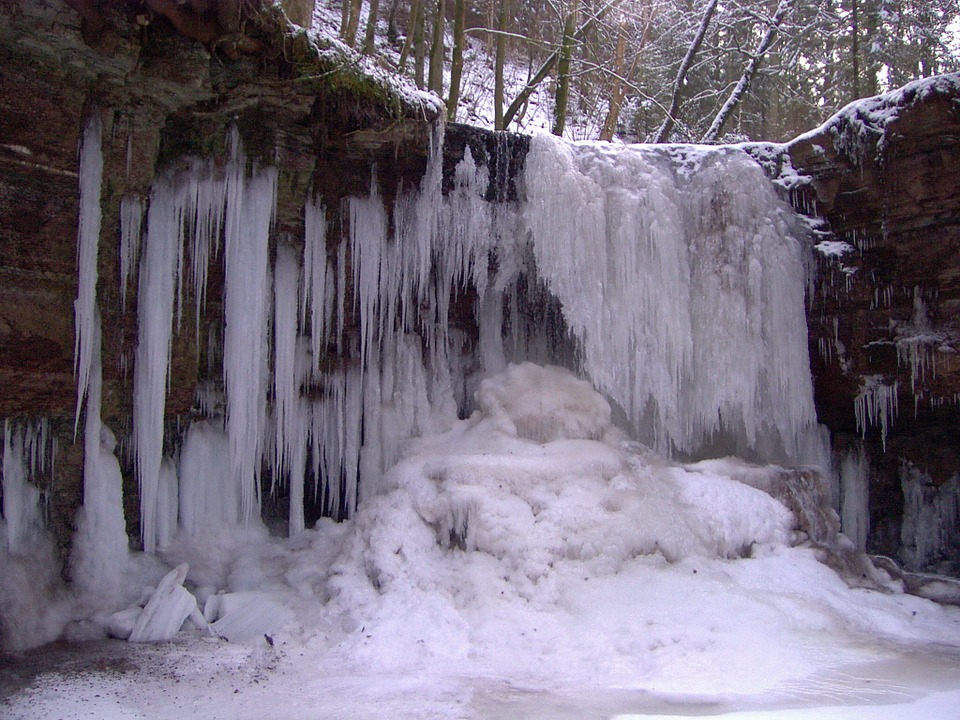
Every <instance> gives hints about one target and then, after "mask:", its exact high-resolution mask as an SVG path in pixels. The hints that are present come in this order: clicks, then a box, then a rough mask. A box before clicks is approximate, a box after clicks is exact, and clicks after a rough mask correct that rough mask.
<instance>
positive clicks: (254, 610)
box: [204, 592, 295, 642]
mask: <svg viewBox="0 0 960 720" xmlns="http://www.w3.org/2000/svg"><path fill="white" fill-rule="evenodd" d="M214 598H216V602H215V603H214V604H211V603H210V602H209V601H208V606H207V607H205V608H204V617H206V618H207V619H208V620H209V619H210V617H211V616H213V615H216V617H217V620H216V622H214V623H213V624H211V626H210V628H211V630H213V631H214V632H215V633H216V634H217V635H219V636H220V637H222V638H223V639H225V640H230V641H232V642H242V641H244V640H249V639H251V638H255V637H260V636H263V635H270V634H272V633H275V632H277V631H278V630H280V629H282V628H283V627H284V626H285V625H287V624H288V623H290V622H292V621H293V620H294V619H295V616H294V614H293V611H292V610H290V609H288V608H286V607H284V606H283V605H281V604H280V603H278V602H275V601H274V600H272V599H271V596H270V595H269V594H268V593H258V592H237V593H227V594H225V595H214V596H212V597H211V598H210V600H213V599H214Z"/></svg>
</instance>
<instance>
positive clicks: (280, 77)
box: [0, 0, 960, 569]
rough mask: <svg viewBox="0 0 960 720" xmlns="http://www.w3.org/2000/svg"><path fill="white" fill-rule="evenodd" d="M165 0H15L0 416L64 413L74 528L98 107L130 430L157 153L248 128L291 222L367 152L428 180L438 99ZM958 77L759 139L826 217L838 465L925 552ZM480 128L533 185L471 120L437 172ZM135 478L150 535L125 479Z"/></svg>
mask: <svg viewBox="0 0 960 720" xmlns="http://www.w3.org/2000/svg"><path fill="white" fill-rule="evenodd" d="M150 4H151V3H141V2H123V1H117V2H108V3H99V4H98V7H101V8H106V9H102V10H101V11H100V12H99V13H98V14H99V20H98V22H97V23H92V21H91V20H90V18H89V17H87V18H86V19H84V20H81V15H80V14H79V13H78V12H77V11H76V10H75V9H73V8H72V7H70V6H68V5H67V4H66V3H64V2H60V1H59V0H12V1H11V2H7V3H4V4H3V5H2V7H0V63H2V66H3V68H4V72H3V73H2V74H0V278H2V282H0V417H3V418H10V419H32V418H39V417H46V418H49V419H50V422H51V428H52V432H53V434H54V435H55V436H56V438H57V439H58V441H59V450H58V455H57V465H58V469H57V480H56V483H53V484H51V485H50V486H49V487H48V488H47V489H46V492H47V493H48V500H49V502H50V504H51V507H52V509H53V512H52V513H51V517H52V518H53V529H54V530H55V533H56V535H57V537H58V540H59V542H60V543H61V545H62V546H65V545H66V544H67V543H68V542H69V538H70V536H71V533H72V527H71V522H72V511H73V509H75V508H76V507H77V505H78V504H79V500H80V487H81V484H80V473H81V467H82V452H81V448H82V444H80V443H76V444H75V443H74V437H73V421H74V412H75V398H76V385H75V381H74V374H73V353H74V322H73V312H74V310H73V303H74V300H75V299H76V297H77V257H76V253H77V250H76V240H77V218H78V212H79V204H78V198H79V195H78V189H77V188H78V180H79V178H78V171H77V168H78V164H77V149H78V145H79V140H80V136H81V134H82V132H83V128H84V126H85V124H86V122H87V121H88V119H89V118H90V117H91V116H92V115H94V114H96V115H98V116H99V118H100V120H101V123H102V127H103V133H102V137H103V141H102V143H103V156H104V174H103V175H104V184H103V188H102V196H101V207H102V210H103V224H102V227H103V231H102V232H101V237H100V250H99V254H98V258H99V259H98V273H99V282H98V287H97V292H98V298H99V307H100V311H101V313H102V315H103V326H104V339H103V342H104V353H103V363H104V393H103V404H104V408H103V417H104V420H105V421H106V422H107V423H108V424H110V425H111V426H113V427H114V428H116V429H118V430H123V431H126V430H129V413H130V407H131V389H132V382H131V378H132V366H133V351H134V347H135V344H136V332H137V328H136V318H135V314H134V313H133V312H125V311H124V307H123V306H122V304H121V300H120V283H119V275H120V267H119V260H118V258H119V237H118V234H117V228H118V227H119V226H120V221H119V218H120V207H121V203H122V201H123V199H124V198H125V197H138V198H146V197H147V195H148V193H149V191H150V187H151V185H152V184H153V182H154V180H155V178H156V177H157V176H158V174H160V173H174V172H176V171H177V169H178V168H179V167H181V164H182V163H183V162H184V160H183V158H184V157H186V156H191V155H192V156H194V157H204V158H211V159H212V162H213V163H215V164H217V163H223V162H224V159H225V158H226V156H227V154H228V149H227V137H228V134H229V133H228V129H229V128H230V127H236V128H237V130H238V132H239V136H240V138H241V140H242V142H243V143H244V149H245V151H246V154H247V157H248V158H250V159H251V162H254V163H256V162H262V163H263V164H270V165H273V166H275V167H277V168H278V172H279V180H278V198H277V228H278V233H277V234H278V235H285V236H288V237H289V238H291V239H293V241H294V242H297V241H298V240H297V239H298V238H302V237H303V222H304V219H303V201H304V197H305V196H306V195H307V194H308V193H310V192H313V193H315V194H316V195H318V196H319V197H320V198H321V199H322V201H323V204H324V205H325V206H326V207H328V208H338V207H339V206H340V204H341V202H342V200H343V199H344V198H345V197H348V196H350V195H363V194H365V193H366V192H367V190H368V189H369V186H370V182H371V169H372V168H373V167H374V166H375V167H376V169H377V177H378V180H379V184H380V185H381V191H382V192H383V194H384V195H385V196H386V197H387V198H388V199H389V197H390V196H391V194H393V193H395V192H396V191H397V190H398V189H400V188H406V187H411V186H413V185H414V184H415V183H416V182H418V180H419V178H420V176H421V175H422V174H423V170H424V167H425V164H426V157H427V148H428V144H429V140H430V132H431V122H432V120H433V119H435V118H436V117H437V116H438V114H439V113H440V110H441V108H440V106H439V105H438V104H436V103H433V102H432V101H430V100H429V98H427V97H426V96H419V95H410V94H406V93H405V92H404V91H402V90H401V89H399V88H397V87H394V86H392V85H391V83H390V81H389V80H388V79H385V78H378V76H377V74H376V71H375V70H374V69H370V68H366V69H358V68H356V67H355V66H354V65H352V63H353V62H354V61H353V60H349V59H348V58H345V56H344V55H343V54H342V52H341V51H338V50H337V48H336V47H333V46H331V47H317V46H313V45H312V44H311V43H310V42H308V40H307V38H306V36H305V35H304V34H303V33H300V32H297V31H296V28H294V27H292V26H290V25H288V23H287V21H286V18H285V17H284V16H283V15H282V14H280V13H278V12H277V11H276V10H275V9H273V8H272V7H271V8H267V9H264V10H261V11H258V12H257V13H255V14H254V15H253V16H251V17H250V18H248V22H245V23H244V24H243V32H242V33H239V32H238V33H233V34H232V35H229V36H224V37H220V38H218V39H217V40H216V41H215V42H208V43H207V44H206V45H205V44H201V42H199V41H198V40H196V39H189V38H186V37H185V36H184V35H182V34H181V33H180V32H178V31H177V29H176V28H175V26H174V23H173V22H172V21H171V19H170V18H169V17H167V16H165V15H163V14H161V13H156V12H151V11H150V10H148V9H147V6H148V5H150ZM153 4H157V3H153ZM74 5H89V4H88V3H87V4H85V3H74ZM159 5H163V3H160V4H159ZM93 25H95V27H93ZM348 60H349V61H348ZM958 84H960V80H958V79H957V78H947V79H944V80H943V81H942V82H939V83H933V84H930V83H927V84H924V85H920V86H916V87H914V88H913V89H911V88H909V87H908V88H906V89H904V90H903V91H901V93H900V94H899V95H896V96H891V97H888V98H886V99H880V100H876V101H871V102H867V103H861V104H859V105H857V106H854V107H851V108H850V109H848V110H847V111H845V112H844V113H841V114H840V115H839V116H837V117H836V118H834V119H833V120H831V121H830V122H828V123H827V124H826V125H824V126H823V127H821V128H819V129H817V130H815V131H813V132H811V133H809V134H807V135H805V136H803V137H801V138H798V139H797V140H796V141H794V142H793V143H791V144H789V145H788V146H785V147H784V146H778V147H777V148H773V149H771V148H756V149H755V152H756V153H757V155H758V157H760V159H761V160H762V161H763V162H765V163H768V164H770V166H771V171H772V172H773V174H774V175H779V177H780V179H781V181H782V182H783V183H784V184H786V185H787V186H788V187H789V188H790V194H791V199H792V200H793V202H794V204H795V206H796V207H797V208H798V209H799V210H800V211H801V212H804V213H806V214H808V215H810V216H811V217H813V218H817V222H818V223H819V225H818V233H819V234H818V235H817V237H816V240H817V241H819V243H820V244H819V246H818V247H819V250H818V252H817V257H818V261H817V263H818V276H817V277H818V279H817V282H816V288H815V289H814V291H813V292H812V294H811V301H810V305H809V315H808V325H809V329H810V347H811V361H812V364H813V370H814V376H815V388H816V402H817V411H818V414H819V417H820V421H821V422H823V423H825V424H826V425H827V426H828V427H829V428H830V430H831V433H832V435H833V440H834V447H835V449H836V450H837V453H838V455H837V460H838V465H842V464H843V463H844V462H846V461H848V460H849V459H850V458H853V459H854V460H856V462H854V463H853V464H854V465H857V463H859V466H860V467H861V469H863V466H865V465H869V474H870V477H871V478H872V480H871V485H870V488H869V495H870V532H869V540H868V542H867V547H868V549H870V550H872V551H875V552H882V553H886V554H891V555H896V556H899V557H901V558H904V559H906V560H908V562H909V563H910V564H912V565H914V566H917V567H920V566H925V565H929V564H932V563H937V562H939V561H941V560H951V559H953V560H957V559H958V557H960V548H957V547H956V543H957V537H958V535H960V533H958V531H957V524H958V521H957V520H956V513H957V511H956V509H955V507H956V506H955V505H953V506H951V504H950V503H951V499H952V498H953V497H955V495H953V494H951V493H955V492H956V485H957V484H958V483H960V479H958V477H957V476H958V472H960V447H958V445H957V442H956V438H957V437H960V435H958V431H960V409H958V398H960V359H958V358H957V357H956V350H957V343H958V342H960V312H958V310H960V139H958V138H960V108H958V97H960V91H958ZM467 145H469V146H470V147H471V148H472V150H471V152H472V155H473V157H475V158H477V159H478V160H480V161H481V162H482V163H484V164H487V165H489V166H490V167H491V170H492V173H493V176H494V177H496V178H498V181H497V182H496V183H494V184H493V186H492V189H491V190H492V192H493V193H494V195H496V197H489V198H488V199H490V200H502V199H514V198H516V197H517V195H518V193H521V192H522V188H518V186H517V182H516V180H517V177H518V175H517V168H519V167H520V165H521V164H522V162H523V154H524V152H525V149H526V143H525V141H524V139H522V138H512V139H510V140H509V141H508V142H505V141H504V136H493V135H491V134H489V133H484V132H482V131H477V130H473V129H469V128H464V127H459V126H454V127H450V128H448V130H447V142H446V145H445V148H444V150H445V154H446V156H447V157H445V162H444V166H445V172H446V174H447V177H446V178H445V183H446V185H445V187H448V188H449V186H450V184H451V178H450V171H451V169H452V167H453V166H454V164H455V163H456V162H457V161H458V160H459V159H460V158H461V157H462V156H463V154H464V148H465V147H466V146H467ZM333 217H334V218H336V217H337V216H336V213H334V215H333ZM337 222H339V220H337V219H334V220H333V223H334V224H335V225H336V223H337ZM337 234H338V228H337V227H334V228H333V229H332V232H331V236H337ZM210 272H211V276H210V280H209V286H208V292H207V297H208V300H207V303H206V305H205V307H204V308H203V309H202V312H201V313H200V323H201V328H200V333H201V334H203V333H204V332H205V330H206V329H207V328H208V327H210V326H211V325H213V324H216V323H218V322H220V321H221V318H222V307H221V306H220V300H219V297H220V292H219V284H220V283H222V261H221V262H220V264H219V265H218V264H217V263H214V264H213V265H212V266H211V270H210ZM458 301H459V302H461V303H463V304H464V307H462V308H454V309H453V311H452V312H453V314H454V315H455V316H456V315H459V316H460V318H461V319H462V321H463V322H471V321H472V320H471V318H472V316H473V313H472V308H471V307H467V305H469V304H470V303H471V302H473V298H472V297H471V296H470V295H468V294H464V295H463V296H462V297H461V298H459V300H458ZM193 303H195V298H194V297H193V294H192V289H191V288H186V290H185V299H184V308H183V313H184V321H183V322H184V326H185V327H186V328H187V329H186V330H185V331H183V332H180V333H179V334H175V336H174V348H173V353H172V357H173V365H172V367H171V376H170V388H169V393H168V398H167V405H166V411H167V415H168V417H169V418H171V419H174V418H176V417H177V416H181V415H184V414H186V413H188V412H189V410H190V408H191V406H192V405H193V403H194V387H195V385H196V382H197V379H198V375H199V374H200V373H201V372H202V368H203V367H204V365H205V363H204V360H205V358H204V357H202V356H203V353H204V350H203V346H202V344H200V345H198V343H196V342H195V334H194V332H193V331H192V327H190V326H191V325H192V324H193V320H192V318H193V315H194V307H193ZM132 307H136V287H135V286H134V285H133V284H131V286H130V287H128V289H127V297H126V308H127V309H128V310H129V309H130V308H132ZM347 321H348V322H349V318H348V319H347ZM198 348H199V349H198ZM198 354H199V355H200V357H198ZM894 408H896V412H894ZM858 409H859V412H858ZM858 414H859V416H860V418H859V421H858ZM883 428H885V430H884V429H883ZM861 448H862V451H863V457H862V460H861V459H860V452H861ZM848 464H849V463H848ZM126 486H127V488H128V489H127V496H128V504H129V507H128V510H127V513H126V514H127V518H128V521H129V523H130V526H129V530H130V535H131V537H136V536H137V534H138V532H137V528H136V526H135V522H136V520H135V518H136V517H137V511H136V507H135V505H136V489H135V487H134V486H135V482H134V481H133V480H132V478H131V477H129V476H128V477H127V478H126ZM951 507H953V508H954V509H953V510H952V511H951ZM924 508H926V509H924ZM931 508H933V509H935V512H934V510H932V509H931ZM937 508H939V509H937ZM950 512H953V515H952V516H951V515H950ZM924 513H925V514H924ZM951 517H952V518H954V519H953V520H951ZM950 522H953V523H954V525H953V526H951V525H950ZM931 527H943V528H945V530H944V533H943V538H941V541H938V542H939V544H938V545H937V547H936V548H932V549H931V546H930V544H929V543H925V542H924V538H925V537H926V536H927V535H929V533H930V528H931ZM904 528H906V530H904ZM921 545H922V546H923V547H920V546H921ZM904 548H906V553H905V552H904ZM947 569H950V568H947ZM954 569H956V568H954Z"/></svg>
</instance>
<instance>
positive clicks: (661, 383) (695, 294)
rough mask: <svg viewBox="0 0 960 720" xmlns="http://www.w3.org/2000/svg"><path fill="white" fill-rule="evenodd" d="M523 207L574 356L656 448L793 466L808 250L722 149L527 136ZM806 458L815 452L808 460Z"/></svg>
mask: <svg viewBox="0 0 960 720" xmlns="http://www.w3.org/2000/svg"><path fill="white" fill-rule="evenodd" d="M527 186H528V193H529V199H528V204H527V208H526V214H527V218H528V222H529V225H530V228H531V231H532V235H533V246H534V252H535V254H536V261H537V269H538V271H539V272H540V273H541V275H542V276H543V277H544V278H545V279H546V281H547V284H548V286H549V288H550V290H551V292H553V293H554V294H556V296H557V297H558V298H559V299H560V301H561V302H562V303H563V308H564V310H563V311H564V317H565V319H566V321H567V323H568V325H569V326H570V328H571V330H572V331H573V333H574V334H575V335H576V336H577V338H578V339H579V340H580V344H581V347H582V348H583V367H584V370H585V371H586V373H587V374H588V376H589V377H590V378H591V379H592V380H593V381H594V383H596V385H597V386H598V387H599V388H601V389H602V390H604V391H605V392H608V393H610V395H611V396H612V397H613V398H615V399H616V400H617V401H618V403H620V404H621V406H622V407H623V408H624V409H625V410H626V411H627V413H628V415H629V417H630V419H631V420H632V421H633V422H634V424H635V426H636V427H637V429H638V430H639V431H640V432H641V436H642V437H645V438H647V439H648V441H650V442H652V443H653V444H654V445H655V446H656V447H657V448H658V449H659V450H661V451H663V452H671V451H673V450H677V451H680V452H682V453H697V452H698V451H700V450H701V448H703V446H705V445H706V444H708V443H710V442H712V441H714V440H715V439H716V438H717V437H718V436H720V437H721V438H722V437H723V436H724V435H727V436H728V439H727V442H728V443H732V449H733V450H735V451H737V452H741V453H749V452H751V451H754V452H758V451H759V452H758V454H759V455H760V456H762V457H765V458H766V459H768V460H771V459H776V458H777V457H778V456H779V457H781V458H784V459H790V460H793V461H794V462H796V461H797V460H799V459H801V458H802V457H803V455H804V448H805V446H806V444H807V438H808V437H809V435H810V433H811V430H812V428H813V427H814V426H815V423H816V419H815V411H814V407H813V395H812V386H811V380H810V371H809V364H808V355H807V349H806V331H805V327H806V318H805V313H804V291H805V288H804V280H803V278H804V260H803V254H802V247H801V244H800V242H799V241H798V240H797V238H796V235H795V233H796V232H797V228H796V227H795V226H794V224H793V221H792V219H791V218H792V213H791V211H790V210H789V208H787V207H786V206H785V205H783V204H782V203H781V202H780V201H779V200H778V199H777V198H776V196H775V194H774V191H773V189H772V187H771V185H770V183H769V182H768V181H767V180H766V178H765V177H764V176H763V173H762V172H761V170H760V168H759V166H757V164H756V163H755V162H753V161H752V160H750V159H749V158H748V157H747V156H746V155H745V154H744V153H742V152H740V151H737V150H731V149H710V150H708V149H706V148H690V149H689V150H688V155H687V157H686V164H685V165H682V166H681V167H679V168H678V167H676V165H675V164H674V163H673V162H667V160H666V158H664V157H662V156H660V155H659V154H658V153H657V152H656V151H651V150H649V149H646V148H617V149H616V150H613V149H611V148H609V147H606V146H604V145H600V144H597V145H591V144H582V145H570V144H567V143H563V142H560V141H557V140H555V139H552V138H551V137H549V136H546V135H544V136H538V137H535V138H534V140H533V144H532V147H531V150H530V156H529V157H528V159H527ZM811 460H812V458H811Z"/></svg>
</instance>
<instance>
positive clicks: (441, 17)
mask: <svg viewBox="0 0 960 720" xmlns="http://www.w3.org/2000/svg"><path fill="white" fill-rule="evenodd" d="M446 14H447V2H446V0H437V12H436V14H435V15H434V18H433V41H432V43H431V44H430V77H429V78H428V80H427V90H431V91H433V92H435V93H436V94H437V95H440V96H441V97H442V96H443V51H444V47H443V30H444V26H445V25H446V20H447V17H446Z"/></svg>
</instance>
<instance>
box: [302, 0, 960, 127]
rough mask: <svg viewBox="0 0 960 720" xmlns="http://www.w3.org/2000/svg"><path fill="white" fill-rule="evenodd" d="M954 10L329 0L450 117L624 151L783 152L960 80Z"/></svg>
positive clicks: (634, 1)
mask: <svg viewBox="0 0 960 720" xmlns="http://www.w3.org/2000/svg"><path fill="white" fill-rule="evenodd" d="M958 20H960V2H958V0H366V1H362V0H344V2H342V3H341V2H338V1H336V0H334V1H331V0H320V2H318V3H317V9H316V11H315V23H319V24H322V23H324V22H325V23H326V24H327V25H329V27H328V28H327V30H328V31H330V32H333V33H336V34H337V35H338V36H339V38H340V39H341V40H342V41H343V42H344V43H346V44H347V45H350V46H352V47H354V48H355V49H357V50H359V51H361V52H362V53H363V54H365V55H368V56H372V57H373V58H374V61H375V62H376V63H378V64H381V65H382V66H384V67H385V69H387V70H390V71H393V72H399V73H401V74H403V75H406V76H408V77H409V78H411V79H412V80H413V81H414V82H415V83H416V84H417V86H418V87H420V88H423V89H427V90H430V91H433V92H435V93H436V94H437V95H440V96H441V97H443V98H444V100H445V101H446V103H447V112H448V119H449V120H456V121H460V122H468V123H472V124H478V125H486V126H489V127H493V128H496V129H507V130H528V129H533V128H534V127H543V128H546V129H549V130H550V131H551V132H553V133H554V134H557V135H563V136H566V137H568V138H572V139H601V140H612V139H615V138H616V139H620V140H623V141H627V142H668V141H671V142H707V143H711V142H736V141H739V140H747V139H750V140H772V141H782V140H786V139H789V138H792V137H795V136H796V135H797V134H799V133H801V132H803V131H805V130H807V129H809V128H811V127H815V126H817V125H818V124H820V123H821V122H823V120H825V119H826V118H827V117H829V116H830V115H831V114H833V113H834V112H836V111H837V110H838V109H840V108H842V107H843V106H844V105H846V104H848V103H849V102H851V101H853V100H856V99H857V98H860V97H867V96H871V95H876V94H878V93H881V92H885V91H888V90H890V89H893V88H896V87H900V86H901V85H903V84H905V83H907V82H909V81H911V80H915V79H918V78H922V77H930V76H932V75H936V74H939V73H944V72H952V71H956V70H957V69H960V23H958Z"/></svg>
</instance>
